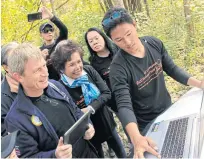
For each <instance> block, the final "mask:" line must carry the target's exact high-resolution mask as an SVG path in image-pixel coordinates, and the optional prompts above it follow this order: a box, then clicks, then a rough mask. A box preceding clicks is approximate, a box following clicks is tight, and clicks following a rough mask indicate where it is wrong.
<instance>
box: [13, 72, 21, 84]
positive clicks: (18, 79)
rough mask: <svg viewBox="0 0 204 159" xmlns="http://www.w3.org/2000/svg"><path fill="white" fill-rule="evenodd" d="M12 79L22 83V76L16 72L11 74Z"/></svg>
mask: <svg viewBox="0 0 204 159" xmlns="http://www.w3.org/2000/svg"><path fill="white" fill-rule="evenodd" d="M12 77H13V78H14V79H15V80H16V81H18V82H22V76H21V75H20V74H19V73H17V72H15V73H13V74H12Z"/></svg>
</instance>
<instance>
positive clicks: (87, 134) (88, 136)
mask: <svg viewBox="0 0 204 159" xmlns="http://www.w3.org/2000/svg"><path fill="white" fill-rule="evenodd" d="M94 134H95V129H94V127H93V125H91V124H89V129H88V130H86V132H85V135H84V139H85V140H90V139H91V138H92V137H93V136H94Z"/></svg>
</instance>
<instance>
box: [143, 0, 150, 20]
mask: <svg viewBox="0 0 204 159" xmlns="http://www.w3.org/2000/svg"><path fill="white" fill-rule="evenodd" d="M144 5H145V10H146V13H147V16H148V17H149V18H150V13H149V5H148V2H147V0H144Z"/></svg>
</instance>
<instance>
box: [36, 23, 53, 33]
mask: <svg viewBox="0 0 204 159" xmlns="http://www.w3.org/2000/svg"><path fill="white" fill-rule="evenodd" d="M47 26H48V27H50V28H53V25H52V24H50V23H47V22H46V23H43V24H41V26H40V28H39V31H40V33H41V32H42V31H43V29H45V27H47Z"/></svg>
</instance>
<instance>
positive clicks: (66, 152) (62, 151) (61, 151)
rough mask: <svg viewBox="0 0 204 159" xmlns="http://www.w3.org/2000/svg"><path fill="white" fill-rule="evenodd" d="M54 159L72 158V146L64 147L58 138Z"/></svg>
mask: <svg viewBox="0 0 204 159" xmlns="http://www.w3.org/2000/svg"><path fill="white" fill-rule="evenodd" d="M55 156H56V158H72V145H70V144H68V145H64V144H63V138H62V137H60V139H59V142H58V145H57V148H56V151H55Z"/></svg>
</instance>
